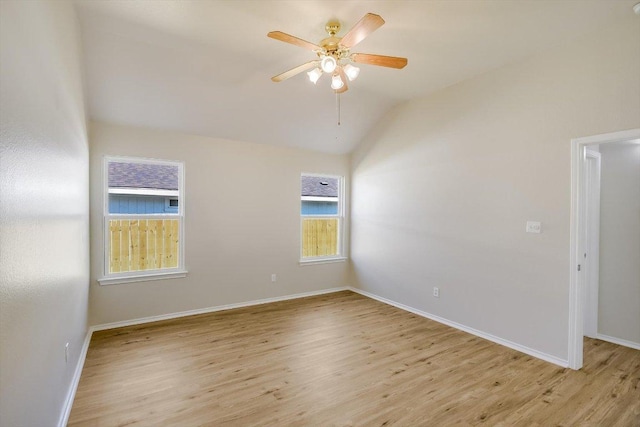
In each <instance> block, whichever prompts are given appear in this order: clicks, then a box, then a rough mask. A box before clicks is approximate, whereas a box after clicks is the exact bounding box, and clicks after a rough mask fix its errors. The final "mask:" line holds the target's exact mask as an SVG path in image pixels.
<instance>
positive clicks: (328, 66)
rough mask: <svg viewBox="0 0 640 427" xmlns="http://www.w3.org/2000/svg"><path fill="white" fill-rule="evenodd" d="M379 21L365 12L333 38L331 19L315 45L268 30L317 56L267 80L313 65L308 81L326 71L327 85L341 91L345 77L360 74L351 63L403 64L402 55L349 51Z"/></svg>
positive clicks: (336, 29)
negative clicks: (321, 38) (327, 76)
mask: <svg viewBox="0 0 640 427" xmlns="http://www.w3.org/2000/svg"><path fill="white" fill-rule="evenodd" d="M382 24H384V20H383V19H382V17H380V16H379V15H376V14H373V13H367V14H366V15H365V16H364V17H363V18H362V19H360V21H358V22H357V23H356V25H354V26H353V28H351V30H349V32H348V33H347V34H346V35H345V36H344V37H337V36H336V34H337V33H338V32H339V31H340V22H338V21H337V20H331V21H329V22H327V24H326V25H325V30H326V31H327V33H328V34H329V37H327V38H325V39H323V40H322V41H321V42H320V43H319V44H314V43H311V42H308V41H306V40H302V39H300V38H298V37H294V36H292V35H289V34H286V33H283V32H281V31H272V32H270V33H269V34H267V36H268V37H270V38H272V39H276V40H280V41H283V42H285V43H290V44H293V45H296V46H299V47H303V48H305V49H309V50H312V51H314V52H315V53H316V54H317V56H318V58H319V59H318V60H316V61H309V62H307V63H305V64H302V65H299V66H297V67H295V68H293V69H291V70H288V71H285V72H284V73H281V74H278V75H277V76H274V77H272V78H271V80H273V81H274V82H281V81H283V80H286V79H288V78H290V77H293V76H295V75H296V74H298V73H301V72H303V71H307V70H309V69H310V68H313V70H311V71H308V72H307V76H308V77H309V81H311V82H312V83H313V84H316V83H317V82H318V80H319V79H320V77H322V75H323V74H325V73H326V74H330V75H331V88H332V89H333V90H334V91H336V93H343V92H346V91H347V89H348V87H347V80H349V81H354V80H355V79H356V78H357V77H358V75H359V74H360V68H358V67H356V66H354V65H353V64H352V63H360V64H369V65H377V66H382V67H389V68H397V69H400V68H404V67H405V66H406V65H407V59H406V58H400V57H395V56H383V55H373V54H368V53H350V49H351V48H352V47H354V46H355V45H357V44H358V43H360V42H361V41H362V40H364V38H365V37H367V36H368V35H369V34H370V33H372V32H373V31H375V30H377V29H378V28H380V27H381V26H382Z"/></svg>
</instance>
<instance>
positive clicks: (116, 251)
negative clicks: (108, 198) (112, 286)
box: [109, 219, 180, 273]
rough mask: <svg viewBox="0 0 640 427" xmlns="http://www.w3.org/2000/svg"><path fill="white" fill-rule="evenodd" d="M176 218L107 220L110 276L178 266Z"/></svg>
mask: <svg viewBox="0 0 640 427" xmlns="http://www.w3.org/2000/svg"><path fill="white" fill-rule="evenodd" d="M179 234H180V220H179V219H132V220H129V219H126V220H124V219H123V220H109V240H110V244H109V247H110V253H109V273H123V272H128V271H144V270H157V269H163V268H176V267H178V260H179V251H178V248H179V240H180V235H179Z"/></svg>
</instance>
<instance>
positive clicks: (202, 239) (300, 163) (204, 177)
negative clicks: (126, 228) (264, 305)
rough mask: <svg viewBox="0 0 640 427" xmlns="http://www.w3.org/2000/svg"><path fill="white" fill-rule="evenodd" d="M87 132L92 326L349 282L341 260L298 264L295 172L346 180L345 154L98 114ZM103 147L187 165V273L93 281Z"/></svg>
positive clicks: (99, 239) (98, 260)
mask: <svg viewBox="0 0 640 427" xmlns="http://www.w3.org/2000/svg"><path fill="white" fill-rule="evenodd" d="M248 125H250V124H248ZM89 139H90V144H91V190H92V195H91V211H92V213H91V221H92V225H91V241H92V243H91V246H92V261H91V263H92V268H91V271H92V273H91V276H92V280H91V293H90V295H91V296H90V299H91V308H90V312H91V324H93V325H99V324H105V323H111V322H117V321H126V320H131V319H137V318H144V317H149V316H155V315H162V314H168V313H175V312H181V311H187V310H194V309H200V308H206V307H215V306H220V305H225V304H233V303H241V302H247V301H253V300H258V299H264V298H271V297H279V296H286V295H292V294H298V293H303V292H312V291H318V290H322V289H328V288H332V287H341V286H347V285H348V283H347V279H348V271H349V267H348V263H345V262H342V263H334V264H323V265H309V266H300V265H298V261H299V258H300V256H299V253H300V241H299V239H300V216H299V215H300V174H301V173H302V172H316V173H327V174H335V175H343V176H345V177H347V178H348V172H349V160H348V157H347V156H339V155H327V154H321V153H317V152H311V151H303V150H299V149H293V148H283V147H274V146H268V145H264V144H253V143H247V142H239V141H228V140H222V139H214V138H208V137H200V136H194V135H187V134H181V133H172V132H163V131H152V130H147V129H140V128H132V127H121V126H115V125H109V124H104V123H97V122H93V123H92V124H91V126H90V138H89ZM104 155H120V156H139V157H150V158H159V159H166V160H180V161H183V162H184V163H185V185H186V190H185V191H186V204H185V209H186V222H185V224H186V249H185V254H186V266H187V269H188V270H189V275H188V277H187V278H184V279H169V280H158V281H151V282H141V283H128V284H121V285H109V286H102V285H99V284H98V283H97V282H96V279H97V278H98V277H100V275H101V274H102V259H103V258H102V256H103V255H102V254H103V252H102V245H103V235H102V217H101V215H102V197H103V196H102V187H101V186H102V175H101V174H102V161H103V156H104ZM272 273H276V274H277V277H278V280H277V282H276V283H272V282H271V274H272Z"/></svg>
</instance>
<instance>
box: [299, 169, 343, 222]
mask: <svg viewBox="0 0 640 427" xmlns="http://www.w3.org/2000/svg"><path fill="white" fill-rule="evenodd" d="M338 187H339V179H338V178H331V177H326V176H311V175H303V176H302V177H301V180H300V188H301V192H300V200H301V203H300V214H301V215H338V213H339V211H338V201H339V188H338Z"/></svg>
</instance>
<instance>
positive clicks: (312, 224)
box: [302, 218, 338, 257]
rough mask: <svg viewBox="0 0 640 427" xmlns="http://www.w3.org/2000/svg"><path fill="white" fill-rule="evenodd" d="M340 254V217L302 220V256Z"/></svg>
mask: <svg viewBox="0 0 640 427" xmlns="http://www.w3.org/2000/svg"><path fill="white" fill-rule="evenodd" d="M329 255H338V219H337V218H327V219H317V218H309V219H307V218H304V219H303V220H302V256H303V257H313V256H329Z"/></svg>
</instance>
